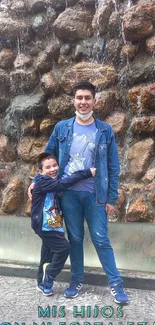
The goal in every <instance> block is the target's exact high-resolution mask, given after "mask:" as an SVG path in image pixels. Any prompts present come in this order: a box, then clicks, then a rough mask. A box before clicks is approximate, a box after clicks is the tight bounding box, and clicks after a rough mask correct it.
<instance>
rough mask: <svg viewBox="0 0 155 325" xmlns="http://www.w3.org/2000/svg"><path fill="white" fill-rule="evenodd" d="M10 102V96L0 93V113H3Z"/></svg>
mask: <svg viewBox="0 0 155 325" xmlns="http://www.w3.org/2000/svg"><path fill="white" fill-rule="evenodd" d="M9 104H10V98H9V97H7V96H6V95H0V113H3V112H4V111H5V110H6V108H7V107H8V106H9Z"/></svg>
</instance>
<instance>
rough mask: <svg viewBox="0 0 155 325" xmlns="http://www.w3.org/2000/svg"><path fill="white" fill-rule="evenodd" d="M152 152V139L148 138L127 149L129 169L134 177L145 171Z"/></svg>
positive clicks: (138, 176)
mask: <svg viewBox="0 0 155 325" xmlns="http://www.w3.org/2000/svg"><path fill="white" fill-rule="evenodd" d="M153 154H154V140H153V139H151V138H148V139H146V140H143V141H139V142H137V143H135V144H134V145H133V146H132V147H131V148H130V149H129V151H128V159H129V161H130V171H131V173H132V174H133V176H134V178H140V177H142V176H143V175H144V173H145V172H146V170H147V168H148V166H149V163H150V158H151V156H153Z"/></svg>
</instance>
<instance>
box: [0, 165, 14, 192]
mask: <svg viewBox="0 0 155 325" xmlns="http://www.w3.org/2000/svg"><path fill="white" fill-rule="evenodd" d="M15 170H16V163H15V162H9V163H7V162H6V161H5V162H2V161H0V187H4V186H6V185H7V184H8V183H9V181H10V179H11V177H12V175H13V173H14V172H15Z"/></svg>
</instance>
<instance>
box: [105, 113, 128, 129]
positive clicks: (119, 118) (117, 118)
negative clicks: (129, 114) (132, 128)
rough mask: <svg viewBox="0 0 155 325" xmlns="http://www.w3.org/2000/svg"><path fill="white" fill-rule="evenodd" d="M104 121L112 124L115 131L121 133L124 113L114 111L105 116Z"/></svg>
mask: <svg viewBox="0 0 155 325" xmlns="http://www.w3.org/2000/svg"><path fill="white" fill-rule="evenodd" d="M106 122H107V123H108V124H110V125H111V126H112V128H113V130H114V132H115V133H121V132H123V131H124V130H125V128H126V114H125V113H114V114H112V115H111V116H109V117H108V118H106Z"/></svg>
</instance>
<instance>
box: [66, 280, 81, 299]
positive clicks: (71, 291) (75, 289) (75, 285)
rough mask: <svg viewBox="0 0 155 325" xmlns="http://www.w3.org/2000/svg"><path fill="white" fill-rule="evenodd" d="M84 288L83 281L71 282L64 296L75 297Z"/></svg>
mask: <svg viewBox="0 0 155 325" xmlns="http://www.w3.org/2000/svg"><path fill="white" fill-rule="evenodd" d="M81 289H82V283H79V282H71V283H70V285H69V287H68V288H67V289H65V291H64V297H66V298H75V297H77V296H78V294H79V291H80V290H81Z"/></svg>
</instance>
